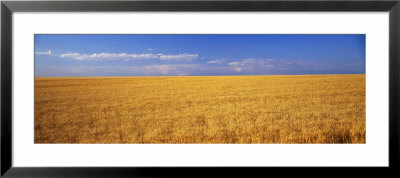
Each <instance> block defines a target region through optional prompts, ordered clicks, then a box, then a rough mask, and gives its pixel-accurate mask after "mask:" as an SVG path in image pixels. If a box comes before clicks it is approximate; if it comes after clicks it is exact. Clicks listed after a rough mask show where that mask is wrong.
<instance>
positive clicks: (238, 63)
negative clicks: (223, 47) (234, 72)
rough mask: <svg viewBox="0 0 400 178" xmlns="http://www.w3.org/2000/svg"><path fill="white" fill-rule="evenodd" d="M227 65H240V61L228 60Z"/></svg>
mask: <svg viewBox="0 0 400 178" xmlns="http://www.w3.org/2000/svg"><path fill="white" fill-rule="evenodd" d="M228 65H230V66H239V65H240V62H237V61H235V62H230V63H228Z"/></svg>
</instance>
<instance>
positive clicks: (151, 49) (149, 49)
mask: <svg viewBox="0 0 400 178" xmlns="http://www.w3.org/2000/svg"><path fill="white" fill-rule="evenodd" d="M154 50H156V49H154V48H147V51H154Z"/></svg>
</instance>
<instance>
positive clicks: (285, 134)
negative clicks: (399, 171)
mask: <svg viewBox="0 0 400 178" xmlns="http://www.w3.org/2000/svg"><path fill="white" fill-rule="evenodd" d="M365 131H366V130H365V75H308V76H307V75H304V76H217V77H91V78H90V77H88V78H81V77H79V78H35V143H365V139H366V138H365V137H366V136H365Z"/></svg>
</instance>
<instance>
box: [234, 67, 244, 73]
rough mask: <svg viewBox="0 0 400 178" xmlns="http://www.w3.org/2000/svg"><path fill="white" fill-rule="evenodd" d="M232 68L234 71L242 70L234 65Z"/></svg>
mask: <svg viewBox="0 0 400 178" xmlns="http://www.w3.org/2000/svg"><path fill="white" fill-rule="evenodd" d="M233 70H234V71H236V72H240V71H242V68H240V67H234V68H233Z"/></svg>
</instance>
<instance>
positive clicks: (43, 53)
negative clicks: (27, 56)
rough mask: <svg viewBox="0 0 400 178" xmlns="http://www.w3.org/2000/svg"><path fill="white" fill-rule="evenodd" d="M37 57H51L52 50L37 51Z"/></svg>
mask: <svg viewBox="0 0 400 178" xmlns="http://www.w3.org/2000/svg"><path fill="white" fill-rule="evenodd" d="M35 54H37V55H51V50H48V51H37V52H35Z"/></svg>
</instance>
